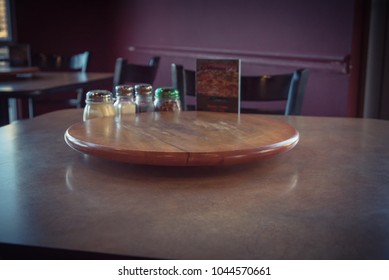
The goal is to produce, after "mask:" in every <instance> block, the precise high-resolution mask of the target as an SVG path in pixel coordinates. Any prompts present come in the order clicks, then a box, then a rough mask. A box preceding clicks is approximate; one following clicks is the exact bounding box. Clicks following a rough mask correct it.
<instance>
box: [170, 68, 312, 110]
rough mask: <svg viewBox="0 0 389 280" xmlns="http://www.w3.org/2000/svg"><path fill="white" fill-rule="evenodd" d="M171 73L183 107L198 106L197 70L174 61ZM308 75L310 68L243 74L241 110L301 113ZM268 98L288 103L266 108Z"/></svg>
mask: <svg viewBox="0 0 389 280" xmlns="http://www.w3.org/2000/svg"><path fill="white" fill-rule="evenodd" d="M171 73H172V85H173V87H175V88H177V89H178V91H179V92H180V98H181V103H182V108H184V110H193V109H195V108H196V107H195V105H196V98H195V96H196V72H195V71H193V70H187V69H185V68H184V67H183V66H182V65H177V64H172V68H171ZM308 75H309V70H308V69H298V70H296V71H294V72H292V73H287V74H279V75H262V76H241V103H240V104H241V105H240V107H241V108H240V109H241V112H242V113H262V114H284V115H300V114H301V107H302V103H303V99H304V91H305V86H306V83H307V79H308ZM266 101H285V102H286V104H285V105H284V108H282V109H278V108H275V107H274V106H273V108H272V107H270V109H266V108H265V109H264V107H263V103H264V102H266ZM260 103H261V104H262V105H260Z"/></svg>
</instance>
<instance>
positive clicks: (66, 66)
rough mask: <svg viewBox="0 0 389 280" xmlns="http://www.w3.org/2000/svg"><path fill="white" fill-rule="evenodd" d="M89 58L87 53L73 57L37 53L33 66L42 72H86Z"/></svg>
mask: <svg viewBox="0 0 389 280" xmlns="http://www.w3.org/2000/svg"><path fill="white" fill-rule="evenodd" d="M89 57H90V53H89V51H85V52H82V53H78V54H74V55H57V54H44V53H39V54H37V55H36V56H35V58H34V65H35V66H38V67H39V68H40V69H41V70H43V71H67V72H87V70H88V63H89Z"/></svg>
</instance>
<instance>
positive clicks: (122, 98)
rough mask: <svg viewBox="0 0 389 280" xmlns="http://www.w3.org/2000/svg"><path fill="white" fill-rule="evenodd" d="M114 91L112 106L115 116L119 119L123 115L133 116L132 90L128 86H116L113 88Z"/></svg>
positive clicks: (134, 108)
mask: <svg viewBox="0 0 389 280" xmlns="http://www.w3.org/2000/svg"><path fill="white" fill-rule="evenodd" d="M115 91H116V100H115V103H114V104H113V105H114V107H115V111H116V116H117V117H119V118H121V117H123V116H125V115H135V113H136V106H135V103H134V88H133V87H132V86H129V85H118V86H116V87H115Z"/></svg>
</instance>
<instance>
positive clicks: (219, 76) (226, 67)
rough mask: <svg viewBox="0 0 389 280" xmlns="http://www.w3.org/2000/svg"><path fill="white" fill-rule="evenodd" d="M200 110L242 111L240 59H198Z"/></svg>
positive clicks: (197, 78)
mask: <svg viewBox="0 0 389 280" xmlns="http://www.w3.org/2000/svg"><path fill="white" fill-rule="evenodd" d="M196 99H197V104H196V107H197V110H198V111H217V112H233V113H239V112H240V60H239V59H197V63H196Z"/></svg>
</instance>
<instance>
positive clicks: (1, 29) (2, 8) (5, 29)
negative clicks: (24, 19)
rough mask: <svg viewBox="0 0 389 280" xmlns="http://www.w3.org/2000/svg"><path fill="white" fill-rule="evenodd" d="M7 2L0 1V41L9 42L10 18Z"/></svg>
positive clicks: (7, 0) (8, 3)
mask: <svg viewBox="0 0 389 280" xmlns="http://www.w3.org/2000/svg"><path fill="white" fill-rule="evenodd" d="M10 15H11V13H10V2H9V0H0V41H11V40H12V34H11V33H12V32H11V18H10Z"/></svg>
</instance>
